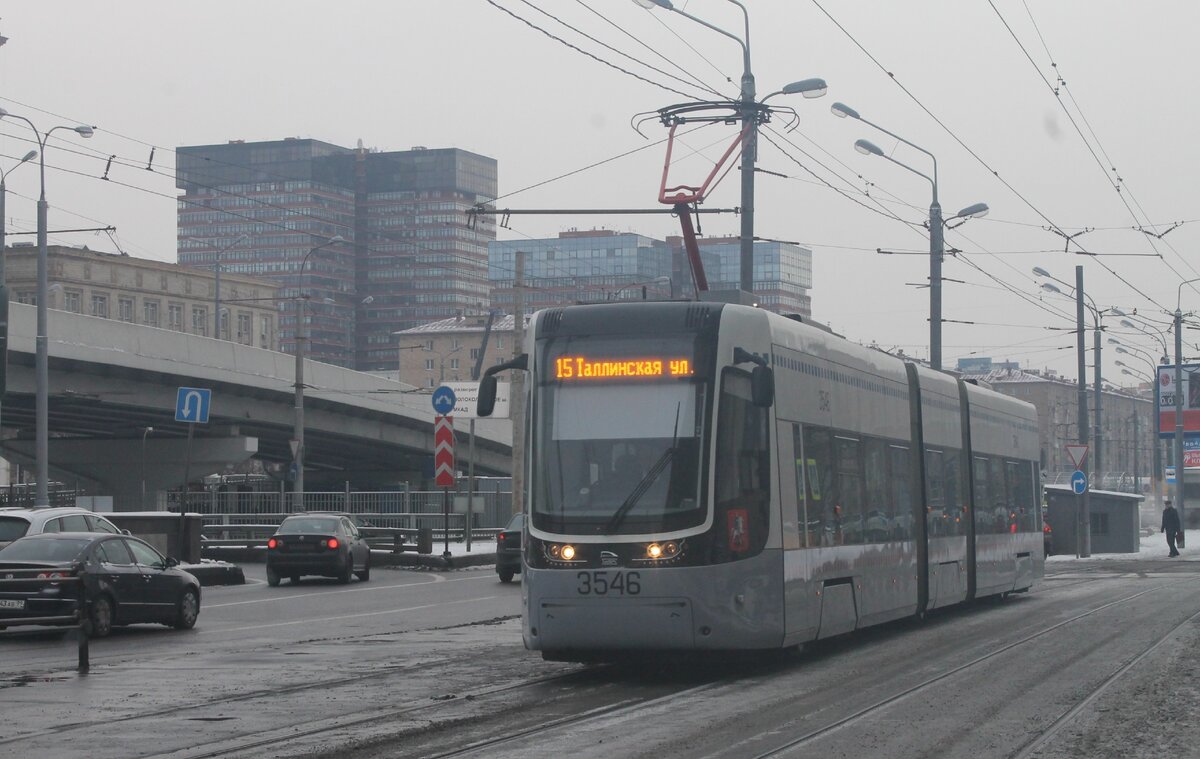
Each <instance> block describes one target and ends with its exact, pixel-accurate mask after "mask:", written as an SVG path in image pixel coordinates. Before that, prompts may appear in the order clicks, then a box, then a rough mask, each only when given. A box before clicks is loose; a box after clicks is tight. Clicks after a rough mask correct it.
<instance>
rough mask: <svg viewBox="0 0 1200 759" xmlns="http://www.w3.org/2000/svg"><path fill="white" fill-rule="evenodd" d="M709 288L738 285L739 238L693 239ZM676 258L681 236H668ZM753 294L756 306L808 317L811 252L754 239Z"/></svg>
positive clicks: (679, 257) (739, 269) (668, 241)
mask: <svg viewBox="0 0 1200 759" xmlns="http://www.w3.org/2000/svg"><path fill="white" fill-rule="evenodd" d="M696 242H697V243H699V248H700V257H701V260H703V261H704V273H705V276H706V277H707V278H708V289H709V290H737V289H738V288H739V287H740V286H741V271H742V270H741V260H742V259H741V255H742V247H741V240H740V239H739V238H737V237H701V238H699V239H698V240H697V241H696ZM667 243H668V245H670V246H671V249H672V251H675V252H676V253H675V257H676V259H677V260H684V261H685V263H684V266H685V271H686V266H687V264H686V258H684V254H683V252H682V251H683V238H682V237H668V238H667ZM753 278H754V295H755V300H756V301H757V302H758V305H759V307H760V308H765V309H767V310H768V311H774V312H775V313H777V314H800V315H801V316H812V297H811V296H810V295H809V291H810V290H812V251H811V250H809V249H808V248H805V247H803V246H800V245H796V244H794V243H790V242H780V241H768V240H755V242H754V268H753Z"/></svg>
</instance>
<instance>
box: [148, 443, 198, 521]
mask: <svg viewBox="0 0 1200 759" xmlns="http://www.w3.org/2000/svg"><path fill="white" fill-rule="evenodd" d="M151 432H154V428H153V427H143V428H142V508H143V509H145V508H146V436H147V435H149V434H150V433H151ZM186 510H187V509H180V511H186Z"/></svg>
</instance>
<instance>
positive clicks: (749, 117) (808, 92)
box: [634, 0, 826, 293]
mask: <svg viewBox="0 0 1200 759" xmlns="http://www.w3.org/2000/svg"><path fill="white" fill-rule="evenodd" d="M634 2H636V3H637V4H638V5H640V6H642V7H643V8H653V7H654V6H658V7H660V8H664V9H666V10H669V11H674V12H675V13H678V14H679V15H681V16H683V17H684V18H688V19H691V20H692V21H695V22H696V23H697V24H700V25H701V26H704V27H706V28H708V29H711V30H712V31H714V32H716V33H718V34H723V35H724V36H726V37H728V38H729V39H731V40H733V41H734V42H736V43H738V45H739V46H740V47H741V48H742V80H741V88H740V93H739V97H738V100H737V103H736V105H737V110H738V113H739V118H740V121H741V125H742V160H741V172H742V207H741V213H742V228H741V253H740V256H739V264H740V265H739V287H740V289H741V290H742V291H743V292H747V293H750V292H754V162H755V160H756V159H757V153H758V125H759V122H760V120H765V117H764V116H763V113H764V112H765V109H764V106H763V104H762V103H761V102H758V101H757V100H756V97H757V93H756V92H755V85H754V73H753V72H752V71H751V70H750V14H749V12H748V11H747V10H746V6H745V5H743V4H742V3H741V2H739V0H729V2H731V3H733V4H734V5H736V6H737V7H738V8H740V9H741V11H742V19H743V21H744V25H745V32H744V38H739V37H738V36H737V35H736V34H731V33H729V32H727V31H725V30H724V29H722V28H720V27H719V26H714V25H712V24H710V23H708V22H707V21H705V20H704V19H702V18H698V17H696V16H693V15H692V14H690V13H688V12H686V11H683V10H680V9H679V8H676V7H675V6H674V5H673V4H672V2H671V0H634ZM825 90H826V87H825V82H824V80H820V79H809V80H805V81H803V82H795V83H793V84H791V85H788V86H787V87H785V88H784V89H782V90H780V92H782V93H785V94H789V95H790V94H793V93H801V94H803V95H804V97H807V98H814V97H821V96H822V95H824V94H825ZM772 94H778V93H772ZM769 97H771V95H768V96H767V98H769ZM767 98H763V102H765V101H766V100H767Z"/></svg>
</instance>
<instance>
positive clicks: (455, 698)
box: [0, 561, 1200, 758]
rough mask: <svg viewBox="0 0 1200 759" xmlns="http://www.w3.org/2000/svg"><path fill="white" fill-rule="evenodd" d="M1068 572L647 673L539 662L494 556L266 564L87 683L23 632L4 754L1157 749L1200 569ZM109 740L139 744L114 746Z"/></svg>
mask: <svg viewBox="0 0 1200 759" xmlns="http://www.w3.org/2000/svg"><path fill="white" fill-rule="evenodd" d="M1052 571H1057V572H1058V574H1057V575H1052V576H1051V577H1049V578H1048V579H1047V580H1046V581H1045V582H1044V583H1043V584H1042V585H1041V586H1039V587H1038V589H1037V590H1036V591H1035V592H1034V593H1032V594H1029V595H1028V596H1025V597H1012V598H1010V599H1008V600H1007V601H1003V602H993V601H987V602H981V603H978V604H975V605H972V606H967V607H963V608H958V609H954V610H948V611H946V612H941V613H935V614H933V615H931V616H930V617H929V618H928V619H926V620H925V621H923V622H919V621H915V620H914V621H908V622H901V623H897V624H893V625H887V626H884V627H881V628H877V629H871V630H867V631H863V632H862V633H858V634H852V635H849V636H844V637H842V638H838V639H834V640H831V641H828V642H825V643H821V644H817V645H814V646H811V647H810V648H809V649H808V650H807V651H805V652H804V653H802V654H799V655H794V656H790V657H788V656H776V657H769V658H767V659H743V660H727V661H721V662H718V663H715V664H714V663H711V662H710V663H707V664H702V665H701V664H697V663H696V662H695V661H692V662H685V663H683V664H682V665H671V664H669V663H656V664H654V665H652V666H629V667H622V666H593V667H585V666H582V665H574V664H561V663H546V662H542V661H541V660H540V658H538V657H537V655H536V654H534V653H532V652H527V651H525V650H524V649H523V647H522V646H521V643H520V637H519V636H520V633H519V622H518V620H517V618H516V616H515V615H516V614H517V613H518V609H519V592H520V591H519V589H518V588H516V587H514V586H505V585H501V584H500V583H498V581H497V580H496V577H495V574H494V573H493V572H490V571H489V570H486V569H479V570H460V571H454V572H447V573H437V574H434V573H429V572H411V571H389V572H378V573H375V574H374V575H373V577H372V582H371V583H365V584H364V583H354V584H352V585H350V586H338V585H334V584H330V583H324V582H320V581H316V582H312V583H304V584H302V585H301V586H298V587H295V588H292V587H286V588H274V589H268V588H267V587H266V586H265V585H261V584H253V581H254V580H256V579H257V578H255V577H254V576H253V575H252V576H251V580H252V584H251V585H249V586H245V587H240V588H221V589H212V590H208V589H206V595H205V607H204V609H203V610H202V613H201V619H200V624H199V625H198V626H197V629H196V630H195V631H192V633H190V634H181V633H172V632H167V631H163V630H157V629H147V630H135V629H134V628H130V630H127V631H120V630H119V631H117V633H116V634H115V635H114V637H113V638H112V639H108V640H105V641H101V642H100V643H99V644H97V645H95V646H94V647H93V661H92V672H93V674H92V675H91V676H90V677H89V679H88V680H87V681H83V680H81V679H79V678H78V677H75V676H74V675H65V674H63V673H62V672H61V671H59V670H56V669H55V667H56V666H61V653H60V654H59V656H58V663H57V664H55V663H54V662H53V661H52V659H53V657H52V656H51V651H49V650H44V649H50V648H54V647H55V646H56V645H58V643H57V639H56V638H55V637H54V636H45V635H41V636H35V635H22V636H19V637H17V638H16V639H10V638H7V637H0V661H3V662H5V664H0V669H5V670H10V671H11V672H12V673H13V675H14V676H15V677H16V678H21V679H23V680H24V681H25V682H26V684H25V685H22V686H19V687H17V686H13V687H11V688H4V687H2V685H3V684H4V683H5V682H8V681H7V680H3V679H0V709H3V710H4V713H5V715H6V719H5V723H4V727H3V728H0V755H5V754H8V753H12V754H14V755H39V754H40V755H54V756H64V757H69V756H73V755H78V756H85V755H86V756H95V757H103V756H121V757H125V756H171V757H200V756H289V755H301V754H303V755H316V756H325V755H329V756H334V755H337V756H352V757H375V756H379V757H383V756H388V757H392V756H413V757H418V756H419V757H431V756H487V757H508V756H511V757H524V756H528V755H529V753H530V750H531V748H534V747H536V749H537V752H538V753H547V754H549V753H557V752H570V754H571V755H572V756H575V757H593V756H594V757H608V758H611V757H613V756H649V755H664V754H665V755H680V756H703V757H735V756H736V757H747V756H763V757H767V756H781V757H783V756H789V757H792V756H797V757H798V756H811V755H843V754H844V755H877V756H885V755H886V756H891V757H906V756H914V757H915V756H921V757H924V756H964V755H974V756H977V757H991V756H1003V757H1015V756H1038V757H1076V756H1078V757H1082V756H1092V755H1097V751H1096V749H1095V746H1091V745H1090V744H1089V743H1088V741H1089V739H1095V737H1096V736H1100V735H1103V736H1104V739H1105V740H1106V741H1108V743H1106V744H1105V745H1106V746H1107V747H1108V748H1110V749H1112V751H1115V752H1116V753H1115V754H1113V755H1122V756H1137V755H1139V754H1138V748H1139V747H1140V746H1141V747H1145V746H1149V747H1152V748H1154V750H1155V751H1157V750H1158V749H1157V748H1155V747H1154V746H1153V744H1152V743H1150V742H1149V740H1150V736H1152V735H1154V736H1156V735H1158V733H1157V732H1156V731H1157V730H1158V728H1159V727H1160V722H1159V720H1161V719H1163V717H1162V715H1161V714H1159V713H1158V712H1152V713H1138V714H1134V713H1128V712H1123V711H1121V710H1122V709H1126V710H1127V709H1135V708H1138V707H1137V705H1138V704H1145V703H1147V701H1151V702H1153V699H1148V697H1140V698H1131V697H1130V693H1131V692H1133V691H1135V690H1138V689H1139V688H1143V686H1145V685H1146V683H1147V682H1151V683H1153V684H1155V685H1156V686H1157V688H1156V690H1159V691H1161V690H1163V689H1164V688H1165V689H1166V690H1167V691H1170V689H1171V688H1185V689H1186V688H1191V687H1196V686H1198V685H1200V680H1194V681H1190V682H1180V680H1179V679H1178V670H1179V666H1178V663H1179V660H1180V655H1181V652H1182V651H1183V649H1184V648H1186V647H1188V646H1192V645H1194V644H1195V642H1196V641H1197V640H1198V639H1200V631H1198V630H1197V626H1196V622H1195V620H1196V615H1197V613H1198V612H1200V584H1198V583H1196V582H1195V581H1196V579H1197V574H1200V564H1197V563H1192V562H1184V563H1181V564H1173V563H1170V562H1167V561H1157V562H1154V561H1141V562H1130V563H1128V564H1123V563H1121V564H1118V563H1110V564H1108V565H1103V563H1102V562H1096V563H1091V564H1089V563H1086V562H1072V563H1070V564H1064V565H1057V566H1056V567H1054V569H1053V570H1052ZM377 577H378V578H379V581H378V582H376V578H377ZM6 635H7V634H6ZM1164 667H1166V668H1167V671H1168V672H1171V673H1172V674H1173V677H1174V679H1167V680H1166V681H1165V682H1164V681H1162V680H1160V679H1159V678H1160V675H1161V672H1162V671H1163V668H1164ZM1192 673H1193V676H1194V677H1196V678H1200V671H1198V670H1197V667H1193V668H1192ZM39 675H40V676H42V677H43V679H44V681H38V680H37V678H38V676H39ZM3 677H5V678H9V677H10V675H9V673H7V672H6V673H5V674H4V675H3ZM1147 678H1149V679H1147ZM178 683H187V684H188V685H187V687H186V688H180V687H179V685H178ZM101 685H102V686H103V687H99V686H101ZM34 688H36V689H40V691H37V692H35V691H33V690H29V689H34ZM101 691H102V692H103V693H101ZM1139 692H1140V691H1139ZM1163 699H1168V700H1169V699H1170V693H1169V692H1168V693H1165V694H1163ZM47 701H52V702H53V703H55V705H56V708H55V710H54V712H55V713H54V714H50V713H48V712H47V713H43V711H45V710H42V709H41V708H40V707H39V706H38V705H37V704H39V703H44V702H47ZM1154 703H1157V702H1154ZM1171 704H1172V708H1178V704H1177V703H1175V702H1171ZM1148 708H1153V703H1152V704H1151V707H1148ZM1114 710H1115V711H1116V712H1118V713H1120V717H1119V719H1120V721H1121V726H1120V727H1121V733H1119V734H1117V735H1115V736H1114V735H1112V734H1110V733H1111V732H1112V731H1110V730H1108V723H1107V722H1106V721H1105V717H1104V715H1107V714H1110V713H1112V712H1113V711H1114ZM1186 716H1187V715H1178V714H1176V713H1174V712H1172V713H1171V714H1170V720H1171V724H1172V732H1174V733H1176V734H1178V733H1180V732H1182V733H1184V736H1183V737H1184V738H1186V737H1187V734H1186V732H1187V730H1188V729H1191V730H1192V731H1193V733H1196V731H1197V730H1200V728H1188V727H1187V723H1188V720H1187V719H1186ZM1191 722H1192V723H1193V724H1194V723H1195V720H1194V719H1193V720H1191ZM114 723H115V724H114ZM1106 731H1107V732H1106ZM106 734H111V735H120V736H123V738H122V740H123V741H125V743H123V744H122V745H119V746H118V745H105V744H104V742H103V741H96V740H95V739H94V736H98V735H101V736H102V735H106ZM1122 735H1123V737H1122ZM1191 737H1192V738H1200V734H1193V735H1192V736H1191ZM1114 740H1116V741H1120V740H1124V741H1125V744H1124V745H1122V744H1120V743H1119V742H1118V743H1113V742H1112V741H1114ZM1192 745H1196V744H1192ZM1089 752H1090V753H1089ZM1101 753H1103V752H1101ZM1145 755H1147V756H1149V755H1154V756H1158V755H1161V754H1160V753H1155V754H1145ZM1175 755H1180V756H1182V755H1187V753H1186V751H1184V752H1183V753H1180V752H1178V751H1176V752H1175Z"/></svg>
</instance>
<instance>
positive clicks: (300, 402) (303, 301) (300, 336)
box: [292, 235, 343, 511]
mask: <svg viewBox="0 0 1200 759" xmlns="http://www.w3.org/2000/svg"><path fill="white" fill-rule="evenodd" d="M342 241H343V240H342V236H341V235H334V236H333V237H331V238H329V239H328V240H326V241H325V242H323V243H321V244H320V245H317V246H315V247H313V248H312V249H311V250H309V251H308V253H307V254H306V255H305V256H304V259H303V260H302V261H301V262H300V280H299V290H300V297H299V298H298V299H297V300H296V421H295V427H294V429H293V431H292V438H293V440H292V458H293V462H294V463H293V466H294V467H295V468H296V478H295V480H294V482H293V487H292V491H293V492H294V493H295V503H294V504H293V506H294V507H295V509H296V510H297V511H304V341H305V340H307V339H308V327H307V326H306V325H305V323H304V318H305V314H304V312H305V306H306V305H307V302H308V294H307V293H305V292H304V271H305V269H306V268H307V267H308V259H309V258H310V257H311V256H312V254H313V253H316V252H317V251H318V250H320V249H321V248H327V247H329V246H330V245H334V244H336V243H339V242H342Z"/></svg>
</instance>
